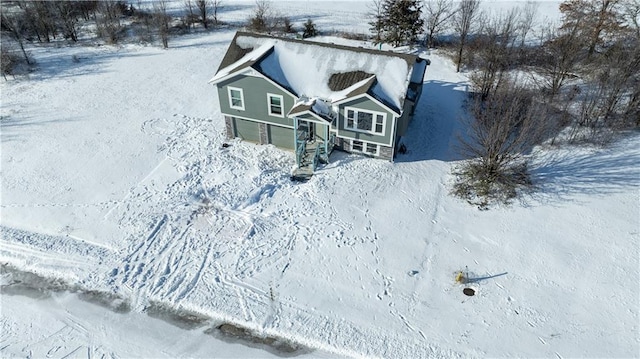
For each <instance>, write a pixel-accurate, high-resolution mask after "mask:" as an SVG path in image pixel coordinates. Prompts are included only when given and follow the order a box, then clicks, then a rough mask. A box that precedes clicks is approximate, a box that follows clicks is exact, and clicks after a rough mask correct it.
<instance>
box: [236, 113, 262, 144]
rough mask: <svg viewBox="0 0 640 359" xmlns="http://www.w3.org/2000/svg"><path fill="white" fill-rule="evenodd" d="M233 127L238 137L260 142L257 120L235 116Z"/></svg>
mask: <svg viewBox="0 0 640 359" xmlns="http://www.w3.org/2000/svg"><path fill="white" fill-rule="evenodd" d="M233 127H234V129H235V135H236V137H240V138H242V139H243V140H246V141H251V142H255V143H259V142H260V130H259V128H258V123H257V122H253V121H247V120H243V119H240V118H233Z"/></svg>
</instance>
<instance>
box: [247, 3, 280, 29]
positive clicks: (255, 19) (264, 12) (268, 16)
mask: <svg viewBox="0 0 640 359" xmlns="http://www.w3.org/2000/svg"><path fill="white" fill-rule="evenodd" d="M274 18H275V16H274V15H273V10H272V8H271V2H270V1H269V0H256V8H255V10H254V11H253V15H252V16H251V17H250V18H249V24H248V26H247V27H248V28H249V29H250V30H253V31H258V32H267V31H271V29H272V28H273V19H274Z"/></svg>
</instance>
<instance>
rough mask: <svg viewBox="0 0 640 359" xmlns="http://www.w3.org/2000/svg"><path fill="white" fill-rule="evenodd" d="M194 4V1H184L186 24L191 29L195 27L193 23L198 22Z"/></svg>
mask: <svg viewBox="0 0 640 359" xmlns="http://www.w3.org/2000/svg"><path fill="white" fill-rule="evenodd" d="M193 2H194V0H184V7H185V12H186V15H185V17H186V19H185V23H186V24H187V26H188V27H189V29H191V27H192V26H193V23H194V22H196V18H197V16H196V14H195V13H194V7H195V4H194V3H193Z"/></svg>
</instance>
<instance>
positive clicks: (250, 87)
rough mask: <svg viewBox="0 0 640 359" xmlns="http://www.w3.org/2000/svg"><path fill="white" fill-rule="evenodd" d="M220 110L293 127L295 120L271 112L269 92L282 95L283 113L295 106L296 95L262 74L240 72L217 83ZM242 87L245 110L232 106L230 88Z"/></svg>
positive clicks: (225, 113)
mask: <svg viewBox="0 0 640 359" xmlns="http://www.w3.org/2000/svg"><path fill="white" fill-rule="evenodd" d="M216 87H217V88H218V99H219V100H220V111H221V112H222V114H224V115H227V116H232V117H238V118H244V119H252V120H256V121H258V122H269V123H273V124H277V125H280V126H287V127H293V120H292V119H291V118H288V117H286V116H284V117H282V116H272V115H270V114H269V105H268V94H272V95H278V96H282V99H283V104H282V107H283V113H284V114H286V113H288V112H289V111H290V110H291V108H292V107H293V106H294V103H295V97H294V96H293V95H291V94H290V93H288V92H286V91H284V90H282V89H281V88H280V87H278V86H276V85H275V84H273V83H271V82H270V81H268V80H267V79H265V78H263V77H260V76H249V75H245V74H238V75H236V76H233V77H231V78H228V79H226V80H224V81H222V82H219V83H217V84H216ZM229 87H232V88H241V89H242V90H243V96H244V110H238V109H234V108H231V106H230V104H229V98H228V92H229V91H228V88H229Z"/></svg>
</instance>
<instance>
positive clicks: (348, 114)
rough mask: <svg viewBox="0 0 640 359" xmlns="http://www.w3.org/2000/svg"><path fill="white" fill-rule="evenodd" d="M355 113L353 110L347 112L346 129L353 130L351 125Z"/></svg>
mask: <svg viewBox="0 0 640 359" xmlns="http://www.w3.org/2000/svg"><path fill="white" fill-rule="evenodd" d="M355 116H356V115H355V113H354V112H353V110H347V128H353V123H354V121H355V118H356V117H355Z"/></svg>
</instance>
